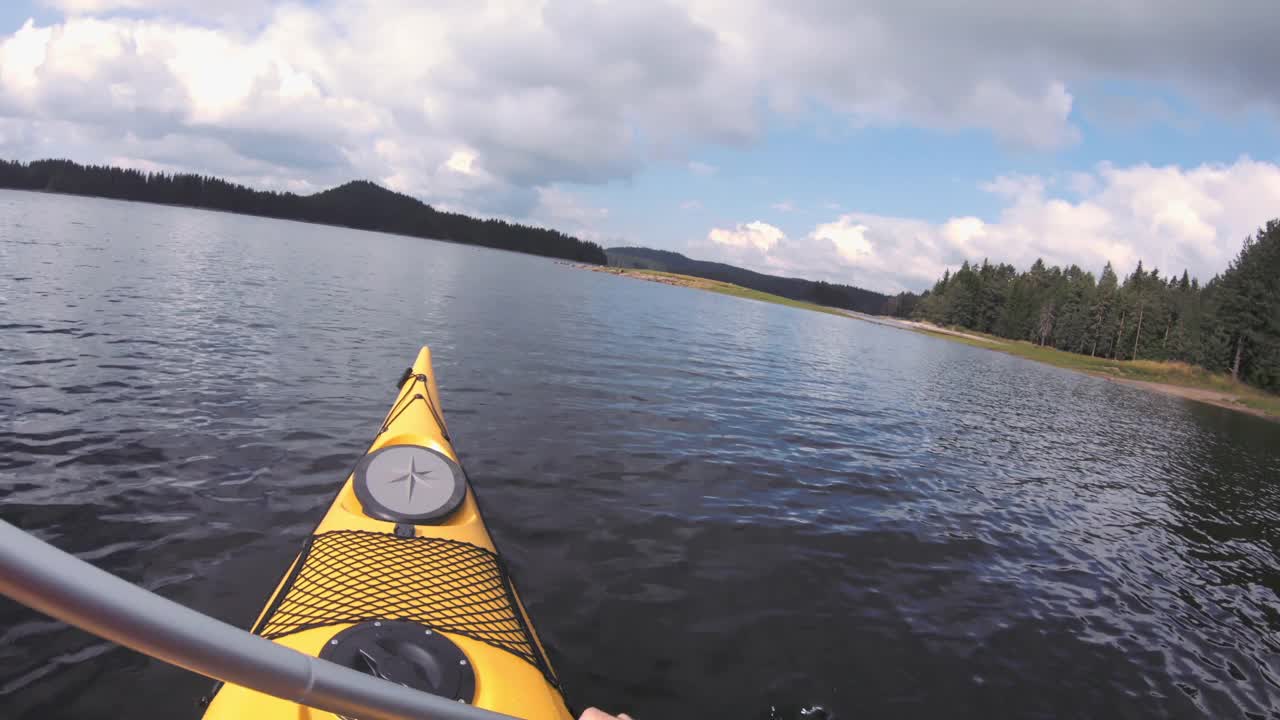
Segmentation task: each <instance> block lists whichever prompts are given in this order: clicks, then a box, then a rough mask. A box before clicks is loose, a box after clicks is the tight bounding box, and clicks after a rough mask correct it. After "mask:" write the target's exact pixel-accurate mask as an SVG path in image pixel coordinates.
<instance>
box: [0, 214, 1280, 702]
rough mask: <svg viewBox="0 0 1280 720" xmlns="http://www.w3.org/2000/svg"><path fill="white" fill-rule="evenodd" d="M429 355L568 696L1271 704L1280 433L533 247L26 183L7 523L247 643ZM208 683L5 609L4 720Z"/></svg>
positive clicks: (14, 272) (4, 446) (3, 288)
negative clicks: (612, 272)
mask: <svg viewBox="0 0 1280 720" xmlns="http://www.w3.org/2000/svg"><path fill="white" fill-rule="evenodd" d="M424 343H426V344H430V345H431V347H432V349H433V351H434V355H435V360H436V369H437V372H438V376H439V378H440V387H441V392H442V396H443V404H444V410H445V414H446V417H447V418H448V420H449V424H450V429H451V431H452V432H453V435H454V437H455V439H456V443H457V449H458V451H459V453H460V454H461V456H462V458H463V460H464V462H465V463H466V465H467V468H468V470H469V472H470V474H471V476H472V480H473V482H474V484H475V485H476V487H477V489H478V490H479V492H480V493H481V494H482V495H483V496H484V500H485V509H486V511H487V515H488V520H489V523H490V527H491V530H492V531H493V533H494V535H495V536H496V537H497V539H498V541H499V543H500V544H501V546H502V548H503V550H504V552H505V553H506V555H507V558H508V560H509V562H510V564H511V566H512V568H513V572H514V573H515V575H516V577H517V578H518V579H519V581H520V584H521V590H522V594H523V596H524V598H525V600H526V603H527V604H528V606H529V608H530V611H531V613H532V614H533V616H534V618H535V619H536V621H537V624H538V629H539V631H540V633H541V635H542V637H543V639H544V640H545V641H546V643H547V645H548V646H549V651H550V653H551V657H552V660H553V662H554V663H555V664H556V666H557V667H558V669H559V671H560V674H561V676H562V679H563V681H564V684H565V687H566V689H567V690H568V692H569V695H570V700H571V701H572V702H573V703H574V704H575V705H576V706H579V707H583V706H586V705H588V704H597V705H600V706H603V707H606V708H612V709H614V710H615V711H616V710H628V711H629V712H631V713H632V714H633V715H634V716H636V717H637V718H639V719H640V720H657V719H658V718H694V717H724V718H802V717H804V718H815V717H829V718H862V717H894V718H910V717H921V718H924V717H930V718H932V717H975V718H986V717H1099V716H1113V717H1149V716H1169V717H1202V716H1203V717H1242V716H1246V715H1247V716H1250V717H1258V718H1262V717H1277V716H1280V424H1275V423H1269V422H1267V421H1264V420H1260V419H1258V418H1254V417H1250V416H1246V415H1241V414H1236V413H1232V412H1229V411H1226V410H1222V409H1218V408H1214V407H1208V406H1203V405H1197V404H1192V403H1188V402H1185V401H1181V400H1177V399H1174V398H1169V397H1164V396H1159V395H1153V394H1147V393H1144V392H1142V391H1139V390H1136V389H1131V388H1127V387H1119V386H1116V385H1114V384H1110V383H1107V382H1105V381H1102V380H1098V379H1095V378H1091V377H1087V376H1083V375H1078V374H1074V373H1070V372H1066V371H1063V370H1058V369H1055V368H1051V367H1046V366H1042V365H1037V364H1034V363H1031V362H1028V361H1024V360H1021V359H1018V358H1014V357H1008V356H1004V355H1001V354H996V353H992V352H987V351H983V350H979V349H975V348H971V347H967V346H965V345H960V344H957V343H952V342H949V341H945V340H941V339H936V338H931V337H924V336H921V335H916V334H912V333H908V332H903V331H900V330H896V329H892V328H886V327H881V326H878V325H873V324H869V323H864V322H859V321H857V320H852V319H844V318H840V317H835V316H831V315H826V314H821V313H813V312H806V311H803V310H797V309H793V308H788V307H782V306H777V305H769V304H764V303H759V302H753V301H749V300H741V299H737V298H730V297H726V296H721V295H715V294H710V293H705V292H700V291H695V290H689V289H684V288H674V287H668V286H664V285H657V284H651V283H645V282H641V281H636V280H631V279H627V278H618V277H613V276H609V275H603V274H599V273H591V272H584V271H581V270H576V269H573V268H570V267H566V266H563V265H559V264H556V263H554V262H552V261H549V260H545V259H541V258H535V257H529V256H523V255H518V254H512V253H503V252H497V251H490V250H483V249H475V248H469V247H462V246H457V245H451V244H446V243H437V242H430V241H424V240H418V239H413V238H404V237H395V236H389V235H381V234H376V233H367V232H358V231H352V230H346V229H341V228H330V227H319V226H312V225H304V224H297V223H291V222H282V221H273V220H266V219H257V218H247V217H238V216H234V215H227V214H220V213H212V212H203V211H197V210H191V209H184V208H167V207H157V206H150V205H141V204H131V203H120V202H112V201H107V200H96V199H85V198H70V197H57V196H47V195H40V194H32V193H18V192H0V514H2V516H3V517H4V519H6V520H8V521H10V522H13V523H15V524H18V525H20V526H22V527H24V528H26V529H28V530H30V531H33V532H34V533H36V534H37V535H39V536H40V537H42V538H44V539H46V540H48V541H50V542H52V543H54V544H56V545H58V546H59V547H62V548H64V549H67V550H69V551H72V552H74V553H76V554H77V555H79V556H80V557H82V558H84V559H87V560H89V561H91V562H93V563H95V564H97V565H99V566H101V567H103V568H105V569H107V570H109V571H111V572H113V573H116V574H118V575H120V576H122V577H124V578H127V579H129V580H131V581H134V582H137V583H139V584H141V585H142V586H144V587H146V588H149V589H152V590H154V591H156V592H159V593H161V594H163V595H165V596H167V597H170V598H173V599H175V600H177V601H179V602H182V603H184V604H187V605H189V606H191V607H194V608H197V609H199V610H201V611H204V612H206V613H209V614H211V615H214V616H216V617H219V618H222V619H225V620H228V621H230V622H232V623H235V624H237V625H240V626H248V625H249V623H251V622H252V620H253V618H254V617H255V615H256V613H257V611H258V610H259V608H260V607H261V605H262V603H263V602H264V600H265V598H266V597H267V595H268V594H269V593H270V592H271V590H272V588H273V587H274V585H275V582H276V581H277V579H278V578H279V576H280V575H281V573H282V572H283V571H284V569H285V568H286V565H287V564H288V563H289V562H290V560H291V559H292V557H293V555H294V553H295V552H296V551H297V549H298V547H299V544H300V543H301V541H302V539H303V538H304V537H305V536H306V535H307V534H308V533H309V532H310V531H311V529H312V527H313V525H314V523H315V522H316V520H317V519H318V518H319V516H320V514H321V513H322V512H323V510H324V509H325V508H326V507H327V504H328V502H329V500H330V498H331V496H332V493H333V490H334V488H335V487H336V485H337V483H339V482H340V481H341V480H342V479H343V475H344V474H345V473H346V471H347V470H348V468H349V467H350V466H351V464H352V463H353V462H354V461H355V459H356V458H357V457H359V455H360V454H361V453H362V452H363V450H364V449H365V447H366V446H367V443H368V442H369V440H370V438H371V436H372V435H373V432H374V430H375V426H376V424H377V423H378V422H379V421H380V420H381V418H382V415H383V413H384V412H385V410H386V409H387V407H388V406H389V404H390V402H391V400H392V398H393V395H394V393H395V381H396V380H397V379H398V377H399V375H400V373H401V371H402V370H403V368H404V367H405V366H406V365H407V364H408V363H409V362H410V361H411V360H412V359H413V356H414V354H415V352H416V350H417V348H418V347H419V346H420V345H421V344H424ZM209 685H210V683H209V682H208V681H206V680H204V679H202V678H200V677H197V676H194V675H191V674H189V673H186V672H184V671H180V670H175V669H172V668H169V667H166V666H163V665H161V664H159V663H156V662H152V661H149V660H147V659H146V658H144V657H142V656H140V655H137V654H135V653H133V652H130V651H127V650H122V649H119V648H117V647H114V646H112V645H110V644H108V643H104V642H102V641H100V640H97V639H95V638H93V637H91V636H89V635H86V634H84V633H81V632H79V631H76V630H71V629H68V628H66V627H64V626H62V625H60V624H58V623H55V622H52V621H49V620H47V619H45V618H43V617H41V616H38V615H36V614H35V613H33V612H30V611H28V610H26V609H24V608H21V607H19V606H16V605H14V604H13V603H11V602H9V601H7V600H2V599H0V716H3V717H6V718H104V719H105V718H126V717H127V718H180V717H195V716H197V715H198V714H199V708H198V707H197V700H198V698H199V697H200V696H201V695H202V694H203V693H205V692H206V690H207V689H208V688H209Z"/></svg>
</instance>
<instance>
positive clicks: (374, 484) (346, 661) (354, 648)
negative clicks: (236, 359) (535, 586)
mask: <svg viewBox="0 0 1280 720" xmlns="http://www.w3.org/2000/svg"><path fill="white" fill-rule="evenodd" d="M439 407H440V400H439V391H438V389H437V387H436V381H435V374H434V373H433V372H432V368H431V351H430V350H429V349H428V348H426V347H423V348H422V350H421V351H420V352H419V353H418V357H417V360H416V361H415V362H414V364H413V367H412V368H410V369H409V370H408V371H406V373H405V376H404V378H403V379H402V381H401V384H400V392H399V394H398V395H397V397H396V401H395V403H394V404H393V405H392V407H391V410H390V411H389V412H388V413H387V416H386V418H385V420H384V421H383V423H382V427H381V429H380V431H379V433H378V435H377V437H376V438H375V439H374V441H373V444H372V446H371V447H370V448H369V451H368V453H367V454H366V455H365V456H364V457H363V458H362V459H361V460H360V461H359V462H358V463H357V464H356V467H355V469H354V471H353V472H352V473H351V475H350V476H348V477H347V478H346V480H345V482H343V484H342V487H341V489H339V491H338V494H337V497H336V498H335V499H334V501H333V504H332V505H331V506H330V508H329V511H328V512H327V513H326V514H325V516H324V518H323V519H322V520H321V521H320V524H319V525H318V526H317V527H316V529H315V531H314V532H313V534H312V535H311V537H310V538H308V539H307V541H306V542H305V543H304V544H303V548H302V551H301V552H300V553H299V554H298V556H297V558H296V559H295V560H294V561H293V564H292V565H291V566H290V567H289V569H288V571H287V572H286V573H285V576H284V578H283V579H282V580H281V581H280V583H279V584H278V586H277V587H276V590H275V593H274V594H273V595H272V596H271V599H270V600H269V601H268V602H267V604H266V606H265V607H264V608H263V610H262V612H261V614H260V615H259V617H258V620H257V622H256V623H255V624H254V626H253V632H254V633H255V634H257V635H260V636H262V637H264V638H267V639H270V640H272V641H274V642H276V643H278V644H280V645H284V646H286V647H288V648H291V649H294V650H297V651H300V652H302V653H304V654H306V655H311V656H315V657H320V658H322V659H325V660H330V661H332V662H335V663H337V664H339V665H344V666H346V667H349V668H354V669H357V670H360V671H362V672H364V673H367V674H370V675H374V676H375V677H381V678H384V679H387V680H391V681H393V682H395V683H398V684H401V685H405V686H408V687H411V688H415V689H418V690H422V691H425V692H429V693H432V694H435V695H439V696H443V697H445V698H448V699H451V700H456V701H458V702H465V703H469V704H473V705H476V706H478V707H482V708H486V709H489V710H493V711H496V712H500V713H506V714H508V715H514V716H517V717H521V718H529V719H530V720H564V719H566V718H570V719H571V718H572V716H571V715H570V713H569V710H568V708H567V706H566V705H565V701H564V697H563V695H562V694H561V691H560V688H559V683H558V681H557V679H556V675H555V672H554V671H553V670H552V668H551V664H550V663H549V662H548V661H547V658H546V653H545V652H544V650H543V647H542V644H541V642H540V641H539V640H538V636H537V634H536V633H535V632H534V629H533V624H532V622H531V621H530V620H529V616H528V614H527V613H526V612H525V609H524V606H523V605H522V604H521V602H520V598H519V595H518V594H517V593H516V589H515V585H514V584H513V582H512V580H511V577H510V575H509V574H508V572H507V570H506V567H505V565H504V564H503V562H502V559H501V558H500V556H499V555H498V552H497V548H496V547H495V546H494V543H493V539H492V538H491V537H490V536H489V532H488V530H487V529H486V528H485V524H484V518H483V517H482V516H481V513H480V507H479V505H478V504H477V502H476V497H475V492H474V490H473V489H472V488H471V486H470V483H469V482H468V480H467V478H466V475H465V473H464V472H463V470H462V467H461V465H460V464H459V463H458V458H457V454H456V453H455V452H454V450H453V446H452V445H451V443H450V440H449V434H448V430H447V428H446V427H445V424H444V420H443V418H442V417H441V414H440V411H439ZM204 717H205V720H230V719H233V718H235V719H239V718H262V719H264V720H271V719H273V718H280V719H283V718H289V719H290V720H322V719H331V718H334V717H337V716H335V715H333V714H331V713H327V712H321V711H317V710H312V709H310V708H307V707H305V706H302V705H299V704H297V703H295V702H293V701H290V700H285V699H281V698H277V697H273V696H271V695H266V694H263V693H260V692H257V691H254V690H251V689H248V688H246V687H243V686H239V685H231V684H227V685H223V686H222V687H221V688H220V689H218V691H217V692H216V693H215V694H214V695H213V697H212V699H211V701H210V703H209V706H208V708H207V710H206V712H205V715H204Z"/></svg>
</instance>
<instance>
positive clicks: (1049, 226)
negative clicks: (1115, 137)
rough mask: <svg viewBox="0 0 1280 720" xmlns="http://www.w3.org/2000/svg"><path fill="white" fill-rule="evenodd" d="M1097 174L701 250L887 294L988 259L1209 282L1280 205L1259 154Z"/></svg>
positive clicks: (1004, 183)
mask: <svg viewBox="0 0 1280 720" xmlns="http://www.w3.org/2000/svg"><path fill="white" fill-rule="evenodd" d="M1087 175H1088V179H1087V180H1085V179H1083V178H1081V177H1078V176H1077V177H1073V178H1072V181H1071V188H1070V189H1071V190H1072V191H1073V192H1076V193H1078V194H1080V196H1081V197H1079V198H1078V199H1076V200H1066V199H1063V198H1061V197H1055V196H1053V195H1051V194H1049V193H1048V192H1047V190H1046V188H1048V187H1050V186H1051V183H1050V182H1049V181H1048V180H1046V179H1044V178H1040V177H1035V176H1019V177H1001V178H996V179H995V180H993V181H991V182H989V183H985V184H984V185H983V187H984V188H985V189H986V190H988V191H989V192H992V193H994V194H997V195H999V196H1000V197H1002V198H1004V199H1005V201H1006V205H1005V207H1004V208H1003V209H1002V210H1001V211H1000V212H999V214H998V216H997V217H996V218H995V219H993V220H990V221H987V220H983V219H981V218H977V217H955V218H950V219H948V220H946V221H943V222H929V221H925V220H920V219H914V218H903V217H887V216H881V215H875V214H871V213H863V212H851V213H845V214H843V215H841V216H840V217H838V218H836V219H835V220H832V221H830V222H826V223H822V224H819V225H818V226H817V227H815V228H814V229H813V230H812V231H810V232H809V233H808V234H807V235H805V236H804V237H802V238H789V237H787V236H785V235H784V234H782V233H781V231H780V230H778V229H777V228H772V227H771V226H770V227H771V229H772V230H773V231H776V234H773V235H771V236H770V241H769V242H768V243H753V242H749V241H748V240H747V238H748V237H749V235H748V234H747V233H746V232H744V230H746V229H749V228H750V227H751V225H754V224H755V223H752V224H749V225H746V226H738V228H737V229H736V231H733V232H730V231H722V230H713V231H712V236H710V237H709V239H710V240H711V241H712V242H711V243H710V244H708V245H695V249H696V250H699V251H701V252H703V253H705V254H707V255H708V256H709V257H710V258H712V259H721V260H725V261H728V262H739V263H742V264H744V265H746V266H748V267H753V268H755V269H758V270H761V271H766V272H772V271H775V270H777V269H779V268H783V269H786V270H787V271H789V272H792V273H796V274H800V275H804V276H808V277H814V278H821V279H826V280H831V281H834V282H846V283H852V284H855V285H861V286H863V287H867V288H870V289H874V290H882V291H898V290H914V291H917V292H918V291H920V290H923V289H925V288H927V287H928V286H930V285H931V284H932V283H933V281H934V280H936V279H937V278H938V277H939V276H941V274H942V272H943V270H945V269H946V268H947V267H952V268H954V267H956V266H958V265H960V263H961V262H963V261H964V260H970V261H975V262H981V261H982V260H983V259H984V258H985V259H990V260H991V261H992V262H1011V263H1013V264H1014V265H1016V266H1018V267H1019V268H1026V267H1028V266H1029V265H1030V264H1031V263H1033V262H1034V261H1035V260H1036V259H1037V258H1042V259H1044V260H1045V262H1047V263H1050V264H1056V265H1062V266H1066V265H1070V264H1077V265H1080V266H1081V267H1083V268H1085V269H1086V270H1091V271H1093V272H1095V273H1096V272H1097V271H1099V270H1101V268H1102V266H1103V265H1104V264H1106V263H1107V262H1110V263H1112V265H1114V266H1115V267H1116V269H1117V271H1118V272H1120V273H1122V274H1123V273H1127V272H1129V271H1131V270H1132V269H1133V267H1134V265H1135V264H1136V263H1137V262H1138V261H1139V260H1141V261H1142V262H1143V263H1144V264H1145V265H1146V267H1147V269H1148V270H1150V269H1153V268H1158V269H1159V270H1160V271H1161V272H1162V273H1164V274H1166V275H1168V274H1171V273H1181V272H1182V271H1183V270H1184V269H1186V270H1189V271H1190V272H1191V274H1192V275H1195V276H1197V277H1199V278H1201V279H1202V280H1207V279H1208V278H1210V277H1212V276H1213V275H1214V274H1216V273H1219V272H1221V271H1222V270H1223V269H1225V268H1226V266H1227V263H1228V262H1229V261H1230V260H1231V258H1232V257H1234V255H1235V253H1236V252H1237V251H1238V250H1239V248H1240V243H1241V241H1242V240H1243V239H1244V238H1245V237H1246V236H1247V235H1250V234H1251V233H1253V232H1254V231H1256V230H1257V229H1258V227H1259V226H1261V225H1262V224H1263V223H1265V222H1266V221H1267V220H1268V219H1270V218H1272V217H1274V216H1275V214H1276V208H1280V166H1277V165H1274V164H1272V163H1267V162H1258V161H1254V160H1251V159H1248V158H1241V159H1240V160H1238V161H1236V162H1234V163H1232V164H1230V165H1200V166H1197V167H1194V168H1189V169H1183V168H1179V167H1176V166H1166V167H1152V166H1149V165H1135V166H1132V167H1126V168H1117V167H1113V166H1111V165H1106V164H1104V165H1101V166H1099V167H1098V168H1097V169H1096V170H1095V171H1094V172H1093V173H1088V174H1087ZM717 233H725V234H724V235H717ZM726 239H728V240H726Z"/></svg>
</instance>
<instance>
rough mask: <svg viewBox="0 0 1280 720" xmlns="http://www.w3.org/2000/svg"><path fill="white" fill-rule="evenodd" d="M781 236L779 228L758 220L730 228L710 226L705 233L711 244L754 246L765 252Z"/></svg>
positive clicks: (732, 246)
mask: <svg viewBox="0 0 1280 720" xmlns="http://www.w3.org/2000/svg"><path fill="white" fill-rule="evenodd" d="M783 237H784V235H783V232H782V231H781V230H779V229H778V228H776V227H774V226H772V225H770V224H769V223H766V222H760V221H759V220H757V221H755V222H749V223H746V224H744V225H738V226H737V227H734V228H730V229H725V228H712V230H711V232H709V233H707V239H708V240H710V241H711V242H712V243H713V244H716V245H724V246H728V247H731V248H754V249H755V250H757V251H759V252H762V253H766V254H767V253H768V252H769V251H770V250H772V249H773V248H774V246H776V245H777V244H778V241H779V240H781V239H782V238H783Z"/></svg>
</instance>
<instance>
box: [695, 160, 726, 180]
mask: <svg viewBox="0 0 1280 720" xmlns="http://www.w3.org/2000/svg"><path fill="white" fill-rule="evenodd" d="M688 167H689V172H691V173H693V174H694V175H701V176H702V177H707V176H708V175H715V174H716V171H717V170H718V169H719V168H717V167H716V166H715V165H708V164H707V163H704V162H699V161H697V160H690V161H689V165H688Z"/></svg>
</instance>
